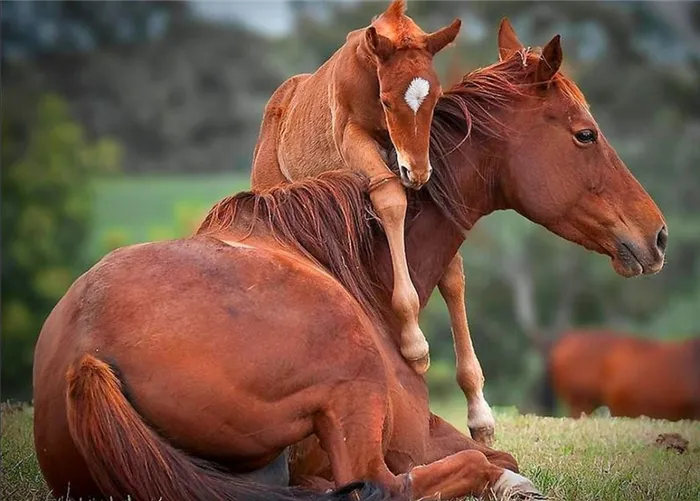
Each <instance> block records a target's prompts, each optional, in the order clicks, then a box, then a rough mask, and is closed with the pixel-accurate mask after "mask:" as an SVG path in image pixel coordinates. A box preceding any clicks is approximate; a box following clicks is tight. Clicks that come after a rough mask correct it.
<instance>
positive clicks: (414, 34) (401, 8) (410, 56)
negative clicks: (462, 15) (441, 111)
mask: <svg viewBox="0 0 700 501" xmlns="http://www.w3.org/2000/svg"><path fill="white" fill-rule="evenodd" d="M405 8H406V4H405V1H404V0H395V1H394V2H392V4H391V5H390V6H389V8H388V9H387V10H386V11H385V12H384V13H383V14H382V15H381V16H379V17H378V18H376V19H375V20H374V21H373V23H372V25H371V26H370V27H369V28H367V29H366V30H365V43H366V45H367V48H368V49H369V52H370V53H371V54H373V55H374V59H375V61H376V65H377V76H378V78H379V93H380V96H379V97H380V100H381V103H382V107H383V108H384V117H385V121H386V129H387V130H388V132H389V137H390V138H391V142H392V143H393V145H394V148H395V149H396V152H397V154H398V162H399V172H400V175H401V181H402V182H403V184H404V185H405V186H407V187H409V188H414V189H418V188H420V187H421V186H423V185H424V184H425V183H426V182H427V181H428V179H429V178H430V172H431V170H432V167H431V166H430V161H429V158H428V150H429V144H430V124H431V121H432V118H433V109H434V108H435V103H436V102H437V99H438V97H439V96H440V93H441V88H440V82H439V81H438V78H437V76H436V74H435V70H434V69H433V56H434V55H435V54H436V53H437V52H438V51H440V50H441V49H442V48H444V47H445V46H446V45H448V44H449V43H451V42H452V41H453V40H454V39H455V37H456V36H457V34H458V33H459V28H460V21H459V20H455V22H453V23H452V24H451V25H450V26H447V27H445V28H442V29H440V30H438V31H436V32H435V33H431V34H427V33H425V32H424V31H423V30H421V29H420V28H419V27H418V26H417V25H416V24H415V23H414V22H413V20H412V19H411V18H409V17H407V16H406V15H404V12H405Z"/></svg>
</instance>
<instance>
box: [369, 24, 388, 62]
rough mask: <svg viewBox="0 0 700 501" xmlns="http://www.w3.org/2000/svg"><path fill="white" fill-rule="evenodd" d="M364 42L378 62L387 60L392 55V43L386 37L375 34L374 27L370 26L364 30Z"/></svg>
mask: <svg viewBox="0 0 700 501" xmlns="http://www.w3.org/2000/svg"><path fill="white" fill-rule="evenodd" d="M365 40H366V42H367V46H368V47H369V50H370V51H372V53H373V54H374V55H375V56H377V57H378V58H379V59H380V60H386V59H389V57H391V55H392V54H393V53H394V50H395V47H394V43H393V42H392V41H391V40H389V39H388V38H387V37H385V36H383V35H380V34H379V33H377V29H376V28H375V27H374V26H370V27H369V28H367V29H366V30H365Z"/></svg>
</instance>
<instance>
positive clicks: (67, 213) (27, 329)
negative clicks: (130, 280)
mask: <svg viewBox="0 0 700 501" xmlns="http://www.w3.org/2000/svg"><path fill="white" fill-rule="evenodd" d="M3 97H4V98H5V99H4V106H3V117H2V145H3V147H2V166H3V168H2V275H3V276H2V313H3V314H2V390H1V391H2V395H3V398H5V399H6V398H16V397H21V398H27V397H29V395H30V392H31V367H32V352H33V347H34V343H35V341H36V338H37V336H38V334H39V330H40V328H41V325H42V323H43V322H44V319H45V318H46V316H47V315H48V313H49V312H50V311H51V309H52V308H53V307H54V305H55V304H56V301H57V300H58V299H59V298H60V297H61V296H62V295H63V294H64V293H65V292H66V290H67V289H68V286H69V285H70V284H71V282H72V281H73V280H74V279H75V276H76V273H77V272H79V271H81V270H82V268H83V265H84V263H81V262H80V258H79V257H77V256H80V255H81V253H82V250H83V249H82V247H83V244H84V242H85V240H86V236H87V232H88V229H89V221H90V214H91V198H90V176H91V175H92V174H94V173H98V172H108V171H110V170H114V169H115V168H116V166H117V165H118V163H119V157H120V154H119V151H120V150H119V148H118V146H117V145H116V143H114V142H112V141H109V140H105V139H103V140H100V141H98V142H96V143H93V144H91V143H88V142H87V141H86V140H85V138H84V135H83V131H82V128H81V127H80V126H79V125H77V124H76V123H75V122H73V121H72V120H71V118H70V116H69V114H68V109H67V107H66V105H65V103H64V102H63V101H62V100H61V99H60V98H58V97H56V96H52V95H46V96H43V97H41V98H40V99H38V100H36V101H34V102H33V103H32V102H31V101H30V102H23V101H22V100H21V97H18V96H15V95H12V94H11V93H10V94H7V93H6V94H5V95H4V96H3ZM28 110H30V111H29V113H28Z"/></svg>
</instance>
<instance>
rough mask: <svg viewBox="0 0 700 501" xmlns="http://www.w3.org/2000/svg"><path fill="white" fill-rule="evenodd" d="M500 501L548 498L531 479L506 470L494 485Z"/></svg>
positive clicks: (531, 500)
mask: <svg viewBox="0 0 700 501" xmlns="http://www.w3.org/2000/svg"><path fill="white" fill-rule="evenodd" d="M493 493H494V494H495V497H496V499H497V500H498V501H537V500H546V499H548V498H547V497H546V496H545V495H544V494H542V493H541V492H540V491H539V490H538V489H537V487H535V484H533V483H532V481H530V479H528V478H526V477H523V476H522V475H520V474H518V473H515V472H512V471H510V470H505V471H504V472H503V474H502V475H501V477H500V478H499V479H498V481H497V482H496V483H495V484H494V486H493Z"/></svg>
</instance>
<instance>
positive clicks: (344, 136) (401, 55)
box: [251, 0, 460, 373]
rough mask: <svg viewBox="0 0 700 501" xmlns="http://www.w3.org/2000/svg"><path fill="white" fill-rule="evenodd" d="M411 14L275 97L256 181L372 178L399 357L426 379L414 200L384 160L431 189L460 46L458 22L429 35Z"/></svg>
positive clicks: (385, 20)
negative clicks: (408, 229) (409, 208)
mask: <svg viewBox="0 0 700 501" xmlns="http://www.w3.org/2000/svg"><path fill="white" fill-rule="evenodd" d="M405 8H406V4H405V1H404V0H395V1H394V2H392V3H391V5H390V6H389V8H388V9H387V10H386V12H384V13H383V14H382V15H381V16H379V17H378V18H376V19H375V20H374V21H373V22H372V25H371V26H369V27H368V28H365V29H361V30H356V31H353V32H351V33H350V34H349V35H348V37H347V41H346V42H345V44H344V45H343V46H342V47H341V48H340V49H339V50H338V51H337V52H336V53H335V54H334V55H333V56H332V57H331V58H330V59H329V60H328V61H326V63H324V64H323V65H322V66H321V67H320V68H319V69H318V70H317V71H316V72H315V73H314V74H312V75H308V74H305V75H296V76H294V77H292V78H290V79H289V80H287V81H285V82H284V83H283V84H282V85H281V86H280V87H279V88H278V89H277V91H275V93H274V94H273V95H272V97H271V98H270V101H269V102H268V104H267V106H266V108H265V112H264V115H263V122H262V126H261V129H260V136H259V138H258V143H257V145H256V148H255V152H254V155H253V171H252V176H251V181H252V186H253V189H255V190H260V189H264V188H270V187H272V186H275V185H277V184H279V183H286V182H289V181H291V180H296V179H301V178H303V177H306V176H313V175H316V174H318V173H320V172H324V171H329V170H346V169H349V170H354V171H360V172H364V173H365V174H367V175H368V176H369V177H370V178H371V179H373V182H374V183H375V184H374V186H373V189H372V190H371V192H370V198H371V200H372V204H373V206H374V208H375V210H376V212H377V215H378V216H379V219H380V221H381V222H382V225H383V226H384V230H385V232H386V238H387V240H388V242H389V248H390V250H391V258H392V264H393V277H394V279H393V280H394V284H393V297H392V303H391V304H392V308H393V309H394V311H395V313H396V315H397V316H398V318H400V319H401V322H402V324H401V325H402V327H401V329H402V334H401V352H402V353H403V354H404V356H405V357H406V359H407V360H409V361H411V363H412V364H413V365H414V367H415V369H416V370H417V371H418V372H419V373H423V372H425V371H426V370H427V369H428V365H429V352H428V342H427V341H426V339H425V336H424V335H423V333H422V332H421V330H420V327H419V325H418V311H419V302H418V297H417V295H416V291H415V287H414V285H413V284H412V282H411V277H410V276H409V271H408V266H407V264H406V249H405V242H404V219H405V217H406V193H405V191H404V189H403V187H402V186H401V185H400V184H399V183H398V178H397V177H396V176H394V175H393V174H392V173H391V171H389V170H388V169H387V166H386V164H385V160H384V159H383V158H382V152H383V151H385V150H386V149H387V148H388V147H389V145H393V147H394V148H395V149H396V152H397V154H398V163H399V168H398V172H399V174H400V176H399V177H400V179H401V181H402V182H403V184H404V185H405V186H406V187H408V188H413V189H419V188H420V187H421V186H423V184H425V183H426V182H427V181H428V178H429V177H430V172H431V170H432V167H431V166H430V162H429V158H428V147H429V142H430V122H431V119H432V117H433V108H434V107H435V102H436V101H437V98H438V96H439V95H440V83H439V81H438V79H437V76H436V74H435V71H434V70H433V67H432V62H433V56H434V55H435V54H436V53H437V52H438V51H440V50H441V49H442V48H443V47H445V46H446V45H447V44H449V43H450V42H452V41H453V40H454V39H455V37H456V36H457V33H458V32H459V28H460V21H459V20H456V21H455V22H454V23H452V25H450V26H448V27H446V28H443V29H441V30H439V31H437V32H435V33H432V34H426V33H425V32H423V30H421V29H420V28H419V27H418V26H417V25H416V24H415V23H414V22H413V21H412V20H411V18H409V17H407V16H406V15H405V14H404V11H405Z"/></svg>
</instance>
